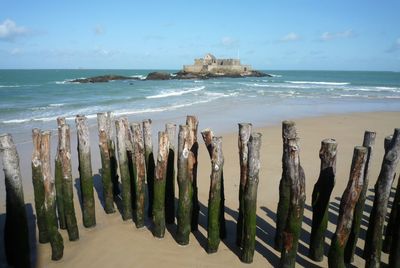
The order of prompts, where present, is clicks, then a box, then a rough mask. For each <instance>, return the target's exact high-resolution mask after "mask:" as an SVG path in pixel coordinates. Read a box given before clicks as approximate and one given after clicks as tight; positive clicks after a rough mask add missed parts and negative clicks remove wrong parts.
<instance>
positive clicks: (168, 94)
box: [146, 86, 205, 99]
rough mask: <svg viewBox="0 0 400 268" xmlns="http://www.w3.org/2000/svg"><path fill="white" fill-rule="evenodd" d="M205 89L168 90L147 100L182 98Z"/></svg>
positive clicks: (202, 87) (203, 87)
mask: <svg viewBox="0 0 400 268" xmlns="http://www.w3.org/2000/svg"><path fill="white" fill-rule="evenodd" d="M203 89H205V86H201V87H194V88H186V89H183V90H177V91H174V90H166V91H163V92H161V93H160V94H157V95H152V96H147V97H146V99H158V98H167V97H173V96H181V95H184V94H189V93H192V92H197V91H200V90H203Z"/></svg>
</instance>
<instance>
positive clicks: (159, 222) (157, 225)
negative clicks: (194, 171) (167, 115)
mask: <svg viewBox="0 0 400 268" xmlns="http://www.w3.org/2000/svg"><path fill="white" fill-rule="evenodd" d="M168 149H169V141H168V135H167V133H165V132H161V131H160V132H158V156H157V165H156V171H155V180H154V201H153V222H154V229H153V235H154V236H155V237H158V238H163V237H164V234H165V178H166V176H167V164H168Z"/></svg>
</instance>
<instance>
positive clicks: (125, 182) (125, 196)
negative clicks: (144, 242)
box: [115, 117, 132, 221]
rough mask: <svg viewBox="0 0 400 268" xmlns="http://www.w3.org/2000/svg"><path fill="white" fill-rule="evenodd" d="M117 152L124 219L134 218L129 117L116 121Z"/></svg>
mask: <svg viewBox="0 0 400 268" xmlns="http://www.w3.org/2000/svg"><path fill="white" fill-rule="evenodd" d="M115 129H116V136H117V152H118V160H119V172H120V177H121V188H122V189H121V199H122V202H121V203H122V219H123V220H124V221H126V220H129V219H132V197H131V178H130V174H129V164H128V151H127V149H128V148H127V144H126V142H127V139H128V135H129V125H128V119H127V118H125V117H121V118H119V119H117V120H116V121H115Z"/></svg>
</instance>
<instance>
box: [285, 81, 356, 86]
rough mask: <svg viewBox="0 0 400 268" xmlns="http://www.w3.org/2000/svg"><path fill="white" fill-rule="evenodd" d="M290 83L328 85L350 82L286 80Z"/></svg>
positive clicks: (342, 84)
mask: <svg viewBox="0 0 400 268" xmlns="http://www.w3.org/2000/svg"><path fill="white" fill-rule="evenodd" d="M285 82H286V83H290V84H310V85H328V86H345V85H349V84H350V83H348V82H318V81H285Z"/></svg>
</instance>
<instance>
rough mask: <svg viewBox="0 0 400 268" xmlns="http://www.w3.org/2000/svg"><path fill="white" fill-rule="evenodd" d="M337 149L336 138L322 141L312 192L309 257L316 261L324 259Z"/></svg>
mask: <svg viewBox="0 0 400 268" xmlns="http://www.w3.org/2000/svg"><path fill="white" fill-rule="evenodd" d="M336 150H337V142H336V141H335V140H334V139H325V140H323V141H322V142H321V149H320V151H319V158H320V159H321V168H320V173H319V177H318V180H317V182H316V183H315V185H314V189H313V192H312V208H313V217H312V226H311V236H310V251H309V257H310V258H311V259H312V260H314V261H322V259H323V257H324V245H325V232H326V228H327V227H328V207H329V199H330V197H331V193H332V190H333V187H334V186H335V176H336Z"/></svg>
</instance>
